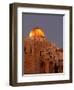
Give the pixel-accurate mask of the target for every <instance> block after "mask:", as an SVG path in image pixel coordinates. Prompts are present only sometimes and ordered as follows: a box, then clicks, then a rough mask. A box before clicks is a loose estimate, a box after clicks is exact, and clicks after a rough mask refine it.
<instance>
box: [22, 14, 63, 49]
mask: <svg viewBox="0 0 74 90" xmlns="http://www.w3.org/2000/svg"><path fill="white" fill-rule="evenodd" d="M34 27H41V28H43V30H44V32H45V35H46V37H47V39H48V40H49V41H51V42H54V43H56V45H57V47H59V48H63V15H58V14H56V15H53V14H34V13H23V14H22V34H23V37H26V36H27V35H28V34H29V32H30V31H31V30H32V28H34Z"/></svg>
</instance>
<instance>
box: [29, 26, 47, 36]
mask: <svg viewBox="0 0 74 90" xmlns="http://www.w3.org/2000/svg"><path fill="white" fill-rule="evenodd" d="M29 37H45V34H44V32H43V29H42V28H39V27H36V28H33V29H32V31H31V32H30V33H29Z"/></svg>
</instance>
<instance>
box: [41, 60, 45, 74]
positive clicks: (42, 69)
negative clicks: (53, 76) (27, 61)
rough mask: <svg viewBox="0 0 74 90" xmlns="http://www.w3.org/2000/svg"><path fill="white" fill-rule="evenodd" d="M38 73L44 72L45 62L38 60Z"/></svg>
mask: <svg viewBox="0 0 74 90" xmlns="http://www.w3.org/2000/svg"><path fill="white" fill-rule="evenodd" d="M40 73H45V62H43V61H41V62H40Z"/></svg>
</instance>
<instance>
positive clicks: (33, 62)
mask: <svg viewBox="0 0 74 90" xmlns="http://www.w3.org/2000/svg"><path fill="white" fill-rule="evenodd" d="M31 38H34V39H31ZM62 72H63V49H60V48H57V47H56V45H55V44H53V43H51V42H49V41H48V40H47V39H46V38H45V34H44V32H43V31H42V29H40V28H34V29H33V30H32V31H31V32H30V34H29V37H27V38H25V40H24V74H39V73H62Z"/></svg>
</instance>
